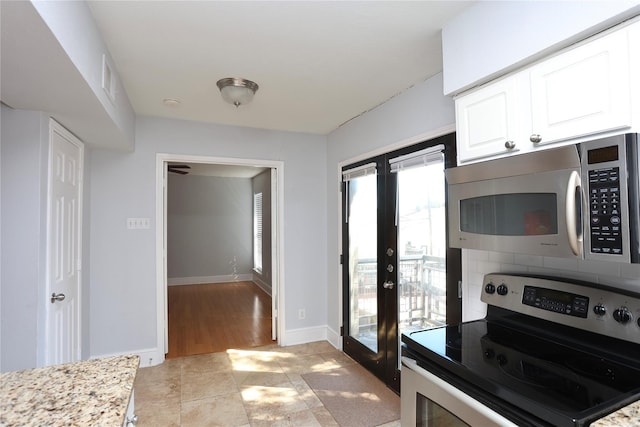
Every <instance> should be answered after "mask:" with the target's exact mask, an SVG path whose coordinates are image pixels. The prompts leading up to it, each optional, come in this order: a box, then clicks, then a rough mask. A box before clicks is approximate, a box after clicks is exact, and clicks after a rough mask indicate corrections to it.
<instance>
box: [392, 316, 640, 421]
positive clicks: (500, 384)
mask: <svg viewBox="0 0 640 427" xmlns="http://www.w3.org/2000/svg"><path fill="white" fill-rule="evenodd" d="M402 341H403V343H404V344H405V349H404V351H405V354H407V355H409V356H410V357H413V358H415V359H416V360H418V363H419V364H422V365H423V367H425V368H426V369H427V370H430V371H432V372H433V373H435V374H436V375H438V373H440V374H441V375H440V376H442V374H443V373H444V374H445V375H446V376H448V378H445V379H450V378H451V377H455V378H457V381H459V382H461V383H463V384H464V383H469V385H470V387H472V388H473V389H475V390H480V392H481V393H482V394H484V395H485V396H484V400H485V401H491V402H492V403H495V401H500V400H502V401H504V402H505V405H506V406H515V407H516V408H519V409H522V410H524V411H525V412H527V413H530V414H533V415H532V417H533V418H536V419H538V418H539V419H541V420H542V423H541V424H542V425H544V423H545V422H546V423H548V424H549V425H555V426H580V425H588V422H589V421H592V420H595V419H598V418H601V417H602V416H604V415H606V414H608V413H610V412H612V411H614V410H616V409H619V408H620V407H622V406H624V405H626V404H628V403H630V402H632V401H635V400H637V399H638V398H640V366H639V365H638V364H640V362H637V363H636V364H635V365H634V364H633V363H627V362H626V361H625V359H624V357H622V358H617V357H615V354H614V353H607V351H608V350H607V348H606V347H609V346H608V342H607V341H603V343H602V347H603V348H602V350H603V351H602V352H599V351H597V348H598V347H599V345H598V344H599V343H598V342H596V343H593V342H591V343H590V348H592V349H594V350H591V349H589V350H586V349H578V346H576V345H573V344H571V343H570V340H569V336H567V340H566V342H565V340H563V339H562V335H556V336H554V337H553V339H549V338H547V337H543V336H541V334H532V333H530V332H528V331H527V332H525V331H523V330H519V329H517V328H513V327H511V325H509V326H505V325H504V324H501V323H496V322H491V321H488V320H485V319H483V320H478V321H474V322H467V323H462V324H460V325H455V326H444V327H440V328H435V329H430V330H426V331H418V332H413V333H408V334H406V335H404V334H403V337H402ZM637 347H639V346H637V345H635V344H629V348H632V349H633V350H634V351H638V349H637ZM624 348H625V347H624V346H623V347H621V348H616V351H617V352H624ZM609 350H610V349H609ZM631 359H633V358H631ZM425 365H426V366H425ZM456 385H458V386H459V383H458V384H456ZM474 397H476V396H474ZM532 425H537V424H535V423H533V424H532Z"/></svg>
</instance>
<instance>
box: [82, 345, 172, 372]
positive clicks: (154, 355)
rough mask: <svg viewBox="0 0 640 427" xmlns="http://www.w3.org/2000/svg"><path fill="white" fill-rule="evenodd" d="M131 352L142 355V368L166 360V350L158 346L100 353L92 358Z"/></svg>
mask: <svg viewBox="0 0 640 427" xmlns="http://www.w3.org/2000/svg"><path fill="white" fill-rule="evenodd" d="M130 354H135V355H138V356H140V367H141V368H147V367H149V366H155V365H159V364H161V363H162V362H164V351H160V350H158V349H157V348H155V349H143V350H133V351H126V352H123V353H112V354H98V355H92V356H91V357H90V359H101V358H103V357H114V356H126V355H130Z"/></svg>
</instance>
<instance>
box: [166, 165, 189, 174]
mask: <svg viewBox="0 0 640 427" xmlns="http://www.w3.org/2000/svg"><path fill="white" fill-rule="evenodd" d="M167 170H168V171H169V172H173V173H178V174H180V175H187V174H188V173H189V172H186V171H183V170H180V169H174V168H172V167H168V168H167Z"/></svg>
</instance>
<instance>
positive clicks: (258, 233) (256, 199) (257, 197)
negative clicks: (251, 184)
mask: <svg viewBox="0 0 640 427" xmlns="http://www.w3.org/2000/svg"><path fill="white" fill-rule="evenodd" d="M253 268H255V269H256V270H258V271H262V193H255V194H254V195H253Z"/></svg>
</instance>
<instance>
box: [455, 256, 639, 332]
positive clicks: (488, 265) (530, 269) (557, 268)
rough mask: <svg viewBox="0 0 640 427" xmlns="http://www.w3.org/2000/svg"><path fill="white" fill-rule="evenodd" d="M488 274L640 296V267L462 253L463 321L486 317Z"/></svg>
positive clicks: (611, 263) (534, 257) (571, 260)
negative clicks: (483, 296) (572, 282)
mask: <svg viewBox="0 0 640 427" xmlns="http://www.w3.org/2000/svg"><path fill="white" fill-rule="evenodd" d="M487 273H530V274H541V275H546V276H555V277H562V278H568V279H577V280H584V281H588V282H595V283H600V284H603V285H607V286H612V287H615V288H621V289H627V290H632V291H636V292H639V293H640V264H621V263H614V262H602V261H585V260H575V259H565V258H551V257H543V256H532V255H519V254H513V253H502V252H490V251H480V250H474V249H463V250H462V320H463V321H469V320H474V319H480V318H482V317H484V316H485V314H486V311H487V308H486V305H485V304H484V303H483V302H482V301H480V293H481V291H482V281H483V278H484V275H485V274H487Z"/></svg>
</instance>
